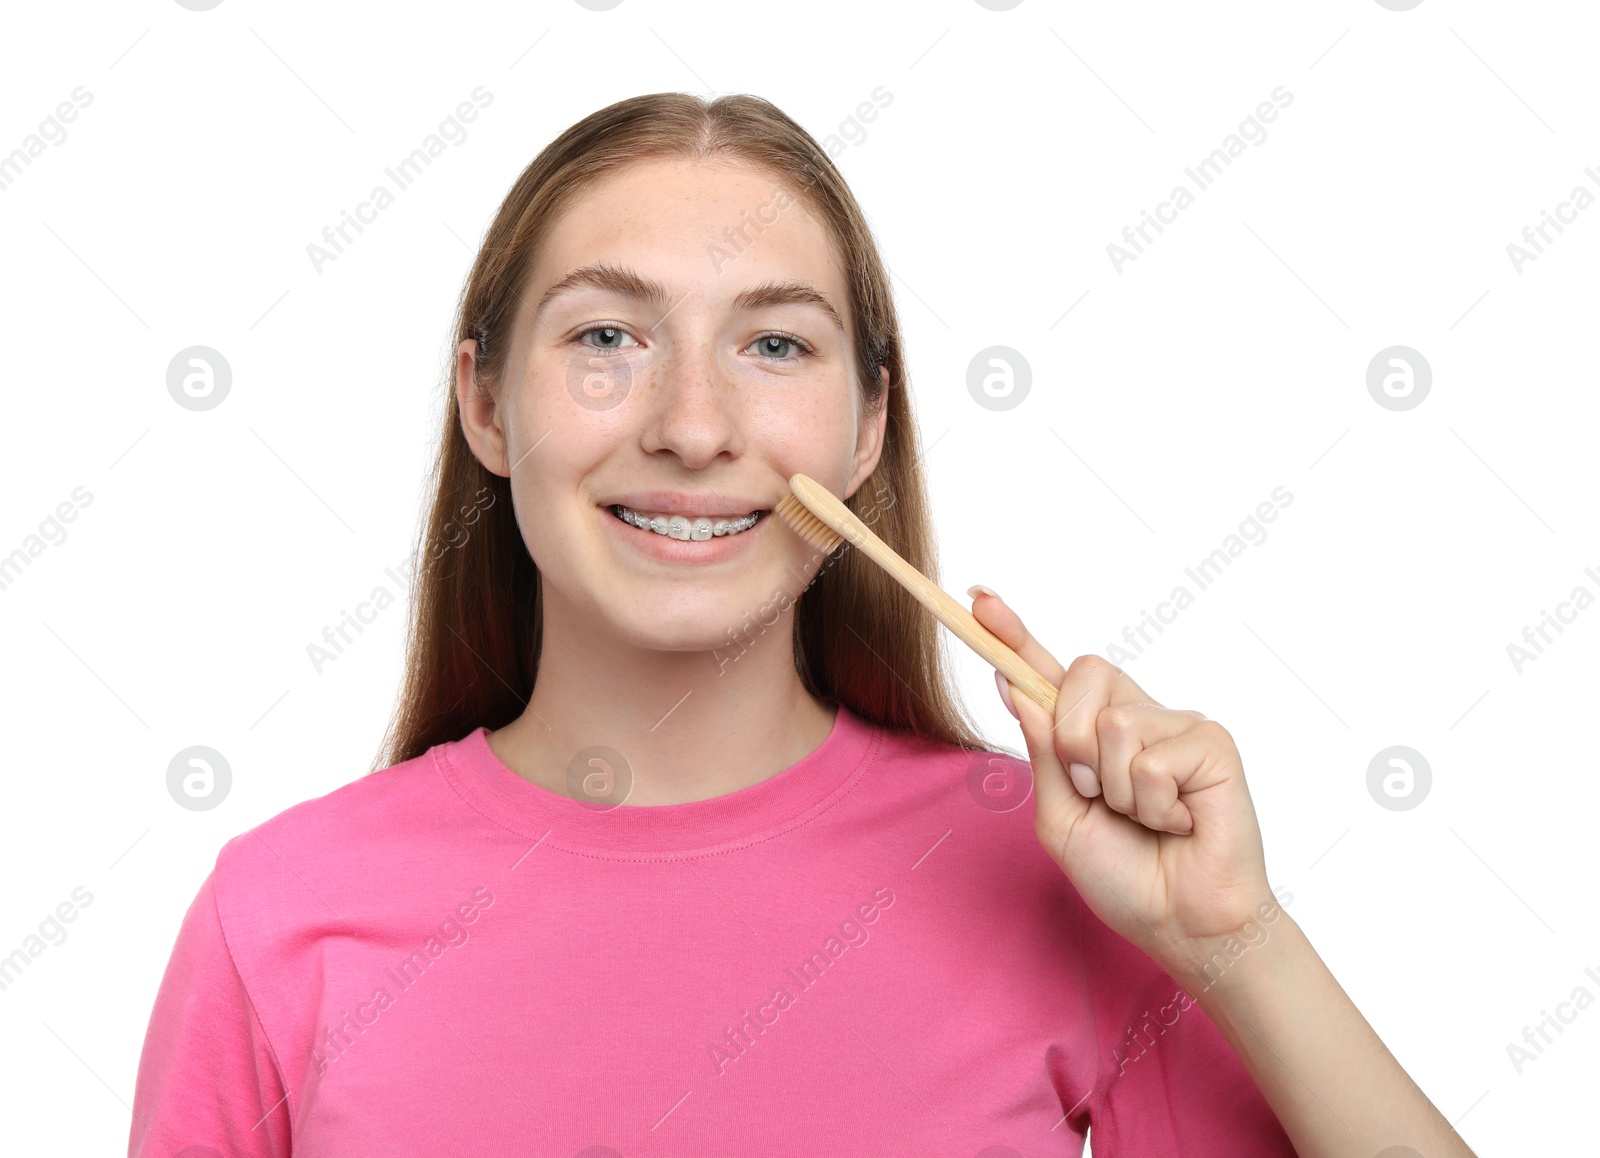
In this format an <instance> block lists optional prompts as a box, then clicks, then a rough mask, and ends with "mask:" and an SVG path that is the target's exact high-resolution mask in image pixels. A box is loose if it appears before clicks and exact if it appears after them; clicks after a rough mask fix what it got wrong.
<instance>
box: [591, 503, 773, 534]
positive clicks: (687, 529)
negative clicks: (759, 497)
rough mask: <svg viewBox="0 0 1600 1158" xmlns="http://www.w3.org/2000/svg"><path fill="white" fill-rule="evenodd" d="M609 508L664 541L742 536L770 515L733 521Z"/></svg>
mask: <svg viewBox="0 0 1600 1158" xmlns="http://www.w3.org/2000/svg"><path fill="white" fill-rule="evenodd" d="M606 509H607V510H608V511H610V512H611V513H612V514H613V515H615V516H616V517H617V518H619V519H621V520H622V521H623V522H624V523H627V524H628V525H629V526H630V527H637V528H638V529H639V530H641V531H652V532H654V533H655V534H657V535H661V536H662V537H663V538H668V539H684V540H687V541H691V542H704V541H705V540H706V539H714V538H722V537H724V536H728V535H742V534H743V533H744V532H745V531H748V530H749V529H750V528H751V527H753V526H755V525H756V524H757V523H758V522H760V521H761V519H762V518H764V517H765V516H766V515H767V514H769V513H770V512H768V511H764V510H763V511H751V512H750V513H749V514H747V515H738V516H735V517H733V518H725V517H721V516H719V517H716V518H708V517H706V516H698V517H697V516H694V515H673V514H666V513H652V512H649V511H635V510H630V509H629V508H627V507H625V506H623V505H622V504H621V503H612V504H611V505H610V506H609V507H607V508H606Z"/></svg>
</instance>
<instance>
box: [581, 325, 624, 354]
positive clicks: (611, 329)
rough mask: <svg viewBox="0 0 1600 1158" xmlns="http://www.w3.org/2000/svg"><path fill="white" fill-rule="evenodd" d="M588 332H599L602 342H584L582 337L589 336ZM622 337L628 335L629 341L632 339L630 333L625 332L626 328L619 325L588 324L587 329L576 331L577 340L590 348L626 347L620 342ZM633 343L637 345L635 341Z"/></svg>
mask: <svg viewBox="0 0 1600 1158" xmlns="http://www.w3.org/2000/svg"><path fill="white" fill-rule="evenodd" d="M589 334H600V336H602V339H603V342H600V344H595V342H584V339H586V337H589ZM624 337H629V339H630V341H632V337H630V334H629V333H627V331H626V329H622V328H621V326H606V325H600V326H589V329H582V331H579V333H578V341H579V342H582V344H584V345H587V347H589V349H592V350H621V349H626V347H624V345H622V344H621V342H622V339H624ZM613 342H614V344H613ZM635 345H637V342H635Z"/></svg>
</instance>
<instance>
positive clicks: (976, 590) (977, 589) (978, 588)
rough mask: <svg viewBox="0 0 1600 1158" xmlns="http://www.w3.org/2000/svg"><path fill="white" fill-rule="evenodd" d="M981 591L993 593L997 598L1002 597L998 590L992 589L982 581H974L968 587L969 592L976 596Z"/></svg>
mask: <svg viewBox="0 0 1600 1158" xmlns="http://www.w3.org/2000/svg"><path fill="white" fill-rule="evenodd" d="M980 593H981V594H984V595H993V596H994V597H995V598H996V599H999V598H1000V595H999V593H998V592H996V591H990V590H989V589H988V588H987V587H985V586H984V585H983V584H982V583H974V584H973V585H972V586H971V587H968V588H967V594H968V595H971V596H973V597H974V598H976V597H977V596H978V595H979V594H980Z"/></svg>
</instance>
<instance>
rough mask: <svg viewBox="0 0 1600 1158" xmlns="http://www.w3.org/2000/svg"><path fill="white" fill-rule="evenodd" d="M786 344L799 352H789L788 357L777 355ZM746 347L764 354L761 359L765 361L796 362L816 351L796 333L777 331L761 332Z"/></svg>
mask: <svg viewBox="0 0 1600 1158" xmlns="http://www.w3.org/2000/svg"><path fill="white" fill-rule="evenodd" d="M786 346H792V347H794V348H795V349H797V350H799V351H800V353H798V354H791V355H789V356H788V357H779V356H777V354H778V351H779V350H782V349H783V348H784V347H786ZM746 349H755V350H757V351H758V352H759V353H761V354H762V355H764V357H763V359H762V360H763V361H767V362H797V361H799V360H800V359H801V358H809V357H811V356H812V355H813V354H815V353H816V351H815V350H813V349H812V348H811V346H810V345H808V344H807V343H806V342H805V341H803V340H802V339H801V338H799V337H798V336H797V335H795V334H785V333H781V332H778V331H774V332H772V333H770V334H762V335H761V336H760V337H759V338H757V339H756V340H755V341H754V342H751V343H750V345H749V346H747V347H746Z"/></svg>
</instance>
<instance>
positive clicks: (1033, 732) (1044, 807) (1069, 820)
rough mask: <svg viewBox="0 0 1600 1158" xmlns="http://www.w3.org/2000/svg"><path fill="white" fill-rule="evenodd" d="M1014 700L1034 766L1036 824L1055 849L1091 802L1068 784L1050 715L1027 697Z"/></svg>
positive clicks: (1029, 760)
mask: <svg viewBox="0 0 1600 1158" xmlns="http://www.w3.org/2000/svg"><path fill="white" fill-rule="evenodd" d="M1011 702H1012V703H1013V705H1015V708H1016V715H1017V722H1018V723H1019V724H1020V725H1021V726H1022V739H1023V742H1024V743H1025V744H1026V745H1027V749H1028V762H1029V763H1030V764H1031V765H1032V766H1033V791H1034V797H1035V803H1034V827H1035V829H1036V830H1037V831H1038V832H1039V835H1040V838H1041V839H1042V840H1044V841H1045V844H1046V847H1048V848H1052V849H1054V848H1057V847H1059V845H1060V843H1061V842H1062V841H1064V840H1065V839H1066V836H1067V834H1068V833H1070V832H1071V831H1072V830H1073V829H1074V827H1076V825H1077V823H1078V822H1079V821H1080V820H1082V819H1083V818H1084V816H1086V815H1087V814H1088V812H1089V806H1090V804H1091V803H1092V801H1090V800H1089V799H1088V798H1087V797H1085V796H1083V795H1081V794H1079V793H1078V792H1077V791H1076V790H1075V789H1074V788H1073V787H1072V786H1071V784H1069V783H1068V780H1067V773H1066V770H1065V768H1064V767H1063V766H1062V764H1061V761H1060V759H1059V758H1058V757H1057V756H1056V750H1055V743H1054V742H1053V741H1052V739H1051V736H1050V729H1051V722H1052V721H1051V718H1050V714H1049V713H1048V712H1046V711H1045V710H1044V709H1043V708H1041V707H1040V706H1039V705H1038V704H1036V703H1034V702H1033V701H1032V700H1031V699H1029V698H1028V697H1027V696H1020V695H1014V696H1012V697H1011Z"/></svg>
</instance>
